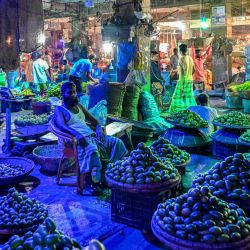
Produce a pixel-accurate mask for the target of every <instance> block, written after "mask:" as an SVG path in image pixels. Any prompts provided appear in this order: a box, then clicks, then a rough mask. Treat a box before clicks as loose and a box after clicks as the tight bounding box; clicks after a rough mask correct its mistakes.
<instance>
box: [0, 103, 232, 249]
mask: <svg viewBox="0 0 250 250" xmlns="http://www.w3.org/2000/svg"><path fill="white" fill-rule="evenodd" d="M211 106H215V107H217V108H218V111H219V112H220V113H224V112H226V111H227V110H226V109H225V102H224V101H223V100H222V99H218V98H215V99H214V98H212V99H211ZM16 115H20V113H18V114H13V119H14V117H16ZM3 137H4V129H2V130H1V131H0V146H1V144H2V139H3ZM216 161H217V160H215V159H212V158H211V157H208V156H202V155H194V154H193V155H192V160H191V162H190V163H189V165H188V166H187V171H186V174H185V175H184V181H183V183H184V187H185V188H189V187H190V185H191V182H192V178H193V177H194V176H195V175H196V174H197V173H203V172H206V171H207V170H208V169H210V168H211V167H212V166H213V165H214V163H215V162H216ZM17 188H18V189H19V190H20V191H22V192H27V193H28V194H29V196H31V197H33V198H36V199H38V200H40V201H41V202H43V203H45V204H46V205H47V206H48V209H49V216H50V217H52V218H53V219H54V220H55V222H56V224H57V225H58V229H59V230H61V231H63V232H64V233H65V234H67V235H69V236H72V237H74V238H76V239H77V240H79V241H80V243H81V244H82V245H83V246H85V245H87V244H88V242H89V241H90V240H91V239H92V238H98V239H100V240H102V242H103V243H104V244H105V246H106V249H107V250H116V249H117V250H118V249H119V250H125V249H126V250H127V249H130V250H139V249H140V250H149V249H150V250H156V249H168V248H165V247H164V246H163V245H162V244H161V243H160V242H159V241H158V240H157V239H156V238H155V237H154V236H153V235H152V234H146V235H145V234H143V233H142V232H141V231H140V230H136V229H133V228H130V227H127V226H124V225H121V224H118V223H115V222H112V221H111V219H110V217H111V216H110V203H108V202H105V201H100V200H99V199H98V198H96V197H92V196H88V195H87V196H78V195H76V194H75V193H74V188H73V187H64V186H57V185H56V184H55V179H54V177H50V176H45V175H43V174H41V173H40V171H39V166H38V165H37V166H36V167H35V169H34V171H33V172H32V174H31V176H30V177H29V178H28V179H26V180H25V182H23V183H21V184H20V185H18V186H17ZM5 193H6V190H0V195H4V194H5Z"/></svg>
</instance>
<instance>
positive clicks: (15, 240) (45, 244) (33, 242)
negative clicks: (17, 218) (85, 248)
mask: <svg viewBox="0 0 250 250" xmlns="http://www.w3.org/2000/svg"><path fill="white" fill-rule="evenodd" d="M44 224H45V225H40V226H39V227H38V229H37V230H36V231H35V232H34V233H32V232H27V233H26V234H25V235H24V236H22V237H20V236H18V235H14V236H12V237H11V238H10V239H9V241H8V242H7V243H5V244H4V245H3V247H1V249H3V250H4V249H6V250H9V249H15V250H16V249H17V250H18V249H20V250H22V249H23V250H61V249H69V250H73V249H75V250H80V249H82V247H81V245H80V244H79V243H78V242H77V241H76V240H75V239H71V238H70V237H68V236H66V235H63V233H61V232H59V231H57V230H56V227H55V222H54V221H53V220H52V219H50V218H47V219H46V220H45V223H44Z"/></svg>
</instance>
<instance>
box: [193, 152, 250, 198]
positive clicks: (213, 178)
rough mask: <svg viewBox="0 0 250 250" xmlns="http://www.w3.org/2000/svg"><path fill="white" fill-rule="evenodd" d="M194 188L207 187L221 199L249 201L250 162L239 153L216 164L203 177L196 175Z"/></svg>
mask: <svg viewBox="0 0 250 250" xmlns="http://www.w3.org/2000/svg"><path fill="white" fill-rule="evenodd" d="M193 184H194V186H199V185H202V186H207V187H208V188H209V189H210V190H211V192H212V194H213V195H215V196H217V197H221V198H228V199H237V200H240V199H241V200H248V199H250V161H249V160H248V159H247V158H246V157H245V156H244V155H243V154H240V153H237V154H234V156H229V157H227V158H226V159H225V161H222V162H217V163H216V164H215V165H214V166H213V168H212V169H210V170H209V171H208V173H206V174H205V175H198V176H197V177H196V178H195V179H194V181H193Z"/></svg>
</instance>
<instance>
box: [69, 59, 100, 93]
mask: <svg viewBox="0 0 250 250" xmlns="http://www.w3.org/2000/svg"><path fill="white" fill-rule="evenodd" d="M93 63H95V55H90V56H89V58H88V59H83V58H82V59H80V60H78V61H77V62H76V63H74V65H73V67H72V69H71V70H70V73H69V80H70V81H71V82H73V83H75V85H76V91H77V93H82V82H87V81H89V80H91V81H93V82H96V79H94V78H93V77H92V76H91V70H92V64H93Z"/></svg>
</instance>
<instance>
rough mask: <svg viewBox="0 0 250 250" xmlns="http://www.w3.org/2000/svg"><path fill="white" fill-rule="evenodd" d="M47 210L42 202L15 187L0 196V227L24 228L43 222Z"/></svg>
mask: <svg viewBox="0 0 250 250" xmlns="http://www.w3.org/2000/svg"><path fill="white" fill-rule="evenodd" d="M47 215H48V210H47V208H45V206H44V205H43V204H41V203H40V202H39V201H37V200H35V199H30V198H28V196H27V195H25V194H23V193H19V192H18V191H17V190H16V189H15V188H11V189H9V190H8V194H7V195H6V196H3V197H1V198H0V229H24V228H27V227H31V226H34V225H39V224H41V223H43V221H44V220H45V218H46V217H47Z"/></svg>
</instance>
